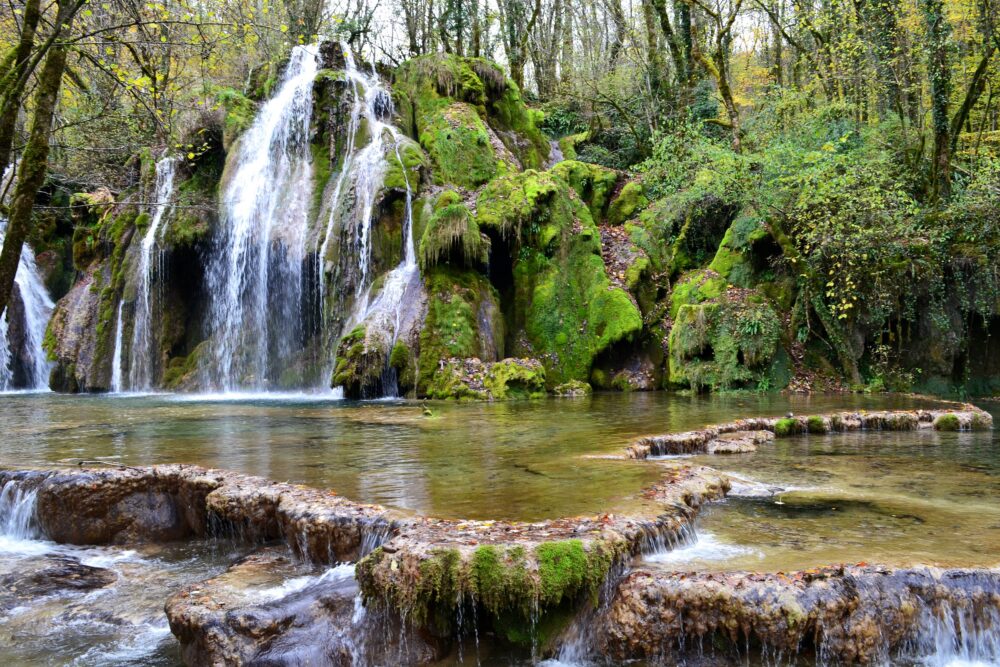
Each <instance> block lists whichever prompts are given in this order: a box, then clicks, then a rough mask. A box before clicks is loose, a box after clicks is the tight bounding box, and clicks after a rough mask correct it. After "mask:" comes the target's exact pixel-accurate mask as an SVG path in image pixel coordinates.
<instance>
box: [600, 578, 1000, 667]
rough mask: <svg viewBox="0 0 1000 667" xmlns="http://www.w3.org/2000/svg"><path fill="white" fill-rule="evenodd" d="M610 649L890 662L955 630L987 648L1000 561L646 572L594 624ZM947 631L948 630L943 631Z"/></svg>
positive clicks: (623, 587)
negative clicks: (990, 566)
mask: <svg viewBox="0 0 1000 667" xmlns="http://www.w3.org/2000/svg"><path fill="white" fill-rule="evenodd" d="M593 627H594V629H595V631H596V633H597V634H596V636H595V637H594V640H593V648H594V650H596V651H597V652H598V653H599V654H601V655H602V656H604V658H605V659H607V660H610V661H614V662H619V661H624V660H634V659H638V660H652V661H662V662H665V663H668V664H669V663H670V662H671V659H670V657H671V656H672V655H677V654H680V653H683V652H684V650H685V648H687V649H688V650H689V649H690V647H692V646H701V647H704V649H705V650H706V651H708V652H712V651H714V652H715V653H717V656H716V657H715V658H714V662H712V664H727V663H728V662H729V660H731V659H735V658H738V657H739V656H741V655H742V656H744V657H745V652H746V650H747V649H748V647H754V648H755V650H759V651H760V652H762V653H763V654H764V655H776V656H782V661H781V662H782V664H785V663H786V662H789V663H792V662H793V661H794V659H795V656H801V657H802V658H803V659H804V660H803V662H808V663H809V664H812V663H813V662H814V661H816V660H817V659H818V660H821V661H823V662H833V663H838V664H839V663H846V664H887V663H888V659H889V658H891V657H893V656H897V655H902V654H907V653H913V654H915V655H927V654H928V653H933V651H934V649H935V647H934V646H923V645H921V642H922V641H930V642H932V643H933V641H934V640H935V638H941V637H948V638H951V639H953V640H954V641H955V642H956V643H957V644H958V645H957V646H954V647H953V648H954V649H955V650H956V652H957V653H960V654H964V655H966V656H969V657H970V658H971V659H976V657H977V656H979V655H981V654H989V653H990V651H991V650H992V649H991V646H994V647H995V641H996V640H995V636H996V633H997V632H998V631H1000V571H997V570H961V569H959V570H935V569H900V570H896V569H886V568H878V567H871V566H858V567H830V568H823V569H817V570H809V571H805V572H793V573H787V574H784V573H776V574H758V573H750V572H727V573H709V574H702V573H666V572H651V571H644V570H640V571H636V572H633V573H631V574H629V575H628V576H627V577H626V578H625V579H624V580H623V581H622V582H621V583H620V584H619V586H618V590H617V593H616V594H615V596H614V599H613V600H612V602H611V604H610V605H609V606H608V608H607V609H606V610H605V611H604V612H603V613H602V614H601V616H600V617H599V618H598V619H597V620H596V622H595V623H594V624H593ZM939 630H940V632H939Z"/></svg>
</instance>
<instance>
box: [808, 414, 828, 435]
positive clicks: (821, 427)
mask: <svg viewBox="0 0 1000 667" xmlns="http://www.w3.org/2000/svg"><path fill="white" fill-rule="evenodd" d="M806 430H807V431H809V432H810V433H814V434H823V433H826V432H827V430H828V429H827V427H826V422H825V421H824V420H823V418H822V417H820V416H818V415H812V416H811V417H809V418H808V419H807V420H806Z"/></svg>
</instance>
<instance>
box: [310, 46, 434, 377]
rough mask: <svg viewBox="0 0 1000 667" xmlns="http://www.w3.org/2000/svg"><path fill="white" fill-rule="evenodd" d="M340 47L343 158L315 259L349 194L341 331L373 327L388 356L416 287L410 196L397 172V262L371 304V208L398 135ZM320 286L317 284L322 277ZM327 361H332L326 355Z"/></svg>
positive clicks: (388, 102) (372, 78)
mask: <svg viewBox="0 0 1000 667" xmlns="http://www.w3.org/2000/svg"><path fill="white" fill-rule="evenodd" d="M341 47H342V49H343V51H344V61H345V73H346V75H347V78H348V80H349V81H350V83H351V91H352V93H353V95H354V105H353V108H352V117H351V120H350V122H349V124H348V146H347V148H348V153H347V155H346V156H345V158H344V162H343V167H342V169H341V172H340V175H339V176H338V177H337V181H336V185H335V187H334V193H333V200H332V202H331V207H330V217H329V220H328V221H327V227H326V232H325V235H324V237H323V242H322V244H321V246H320V259H321V262H323V261H325V260H326V258H327V253H328V248H329V245H330V242H331V239H332V237H333V236H334V234H335V231H336V230H335V227H336V223H337V221H338V215H342V214H343V213H344V211H343V210H342V204H343V203H344V201H343V200H345V199H346V197H345V195H346V193H347V192H353V195H354V197H353V207H352V208H351V210H350V211H348V212H347V213H348V215H347V218H346V219H342V224H343V231H344V232H345V236H346V240H347V242H348V243H347V245H348V247H349V250H350V252H351V253H353V257H354V264H355V266H354V272H355V273H356V275H355V280H354V284H353V289H352V290H351V292H352V293H353V305H352V307H351V310H350V313H349V316H348V317H347V319H346V325H345V327H344V331H349V330H350V329H351V328H353V327H354V326H356V325H358V324H360V323H362V322H365V323H366V324H367V325H368V326H369V327H375V328H377V330H378V331H380V332H381V333H384V334H386V335H387V336H388V338H389V350H391V349H392V345H393V344H395V342H396V339H397V337H398V335H399V332H400V330H401V328H402V326H401V325H402V308H403V305H404V303H406V295H407V294H408V293H410V292H411V288H413V287H418V285H419V278H420V271H419V268H418V266H417V259H416V251H415V249H414V243H413V230H412V219H413V201H412V200H413V191H412V188H411V186H410V183H409V178H408V176H407V174H406V169H405V167H403V169H402V173H403V178H404V182H405V186H406V206H405V210H404V217H403V238H404V247H403V259H402V260H401V261H400V263H399V264H398V265H397V266H396V267H395V268H394V269H393V270H392V271H390V272H389V274H388V275H387V276H386V277H385V280H384V282H383V286H382V289H381V291H380V292H379V293H378V294H377V296H376V297H375V299H374V301H373V300H372V295H371V288H372V277H373V276H372V275H371V274H372V267H371V260H372V248H371V237H372V223H373V221H374V220H373V216H374V212H375V204H376V203H377V201H378V197H379V195H380V193H381V191H382V190H383V185H384V180H385V174H386V170H387V168H388V166H389V160H396V161H398V162H399V163H400V165H401V166H403V164H404V163H403V160H402V156H401V155H400V152H399V144H400V141H401V138H402V135H401V133H400V132H399V130H398V129H397V128H396V127H395V126H393V125H392V124H391V123H389V122H387V119H391V118H392V116H393V114H394V113H395V108H394V106H393V102H392V95H391V94H390V92H389V91H388V90H387V89H386V88H385V86H384V85H383V83H382V81H381V79H380V78H379V76H378V74H377V73H376V72H375V71H374V68H372V70H371V71H370V72H364V71H362V70H361V69H359V68H358V66H357V64H356V62H355V60H354V56H353V54H352V53H351V50H350V48H349V47H348V46H347V45H346V44H342V45H341ZM361 91H363V93H364V94H363V95H362V94H361ZM362 121H364V122H365V123H366V126H367V128H368V132H369V135H370V139H369V141H368V143H367V144H366V145H365V146H364V147H363V148H361V149H360V150H355V147H354V135H355V134H356V132H357V128H359V127H360V126H361V122H362ZM320 281H321V283H322V282H323V276H322V275H321V277H320ZM345 287H347V286H345ZM418 288H419V287H418ZM320 294H321V297H322V298H323V303H322V312H323V313H324V316H325V315H326V314H328V313H330V312H331V310H334V308H333V305H332V304H328V303H327V302H326V291H325V290H323V289H321V292H320ZM338 297H340V302H339V303H343V295H342V294H339V295H338ZM335 342H336V341H331V343H335ZM330 356H331V359H330V361H332V355H330ZM328 371H329V372H326V373H325V377H329V376H330V374H331V372H332V368H330V369H328ZM388 384H389V385H390V386H389V387H384V389H388V390H389V392H388V393H390V394H394V393H395V392H394V384H395V383H394V381H390V382H388Z"/></svg>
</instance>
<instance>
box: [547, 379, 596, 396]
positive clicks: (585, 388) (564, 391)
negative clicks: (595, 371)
mask: <svg viewBox="0 0 1000 667" xmlns="http://www.w3.org/2000/svg"><path fill="white" fill-rule="evenodd" d="M593 392H594V390H593V389H592V388H591V387H590V385H589V384H587V383H586V382H581V381H580V380H570V381H569V382H563V383H562V384H560V385H556V386H555V387H553V388H552V393H553V394H555V395H556V396H590V395H591V394H592V393H593Z"/></svg>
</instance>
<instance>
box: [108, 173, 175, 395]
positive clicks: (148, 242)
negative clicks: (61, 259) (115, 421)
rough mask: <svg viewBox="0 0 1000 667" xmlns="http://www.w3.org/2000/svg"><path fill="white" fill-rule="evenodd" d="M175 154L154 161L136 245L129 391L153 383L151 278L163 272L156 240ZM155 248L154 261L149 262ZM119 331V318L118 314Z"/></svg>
mask: <svg viewBox="0 0 1000 667" xmlns="http://www.w3.org/2000/svg"><path fill="white" fill-rule="evenodd" d="M176 171H177V158H174V157H165V158H163V159H162V160H160V161H159V162H157V163H156V192H155V199H154V203H153V206H154V207H155V209H154V211H153V216H152V218H151V219H150V222H149V228H148V229H147V230H146V235H145V236H143V238H142V245H141V246H140V248H139V250H140V254H139V265H138V267H137V270H136V281H137V283H136V293H135V319H134V322H133V325H132V326H133V328H132V346H131V348H130V350H129V382H128V388H129V389H130V390H132V391H148V390H149V389H151V388H152V385H153V373H154V372H155V356H156V340H155V338H154V336H153V333H152V329H153V321H154V317H153V315H154V312H153V306H154V303H153V298H152V295H151V288H152V285H153V282H154V281H156V280H158V279H161V276H162V273H163V262H162V254H163V253H162V250H161V249H160V247H159V245H158V243H159V242H160V241H161V240H162V239H163V231H164V228H165V227H164V225H163V221H164V218H165V217H166V214H167V212H168V209H169V207H170V199H171V196H172V195H173V191H174V175H175V173H176ZM154 250H155V251H156V257H157V260H158V261H157V262H156V263H155V264H153V263H152V261H151V260H152V257H153V252H154ZM118 328H119V331H120V330H121V321H120V318H119V326H118Z"/></svg>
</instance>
